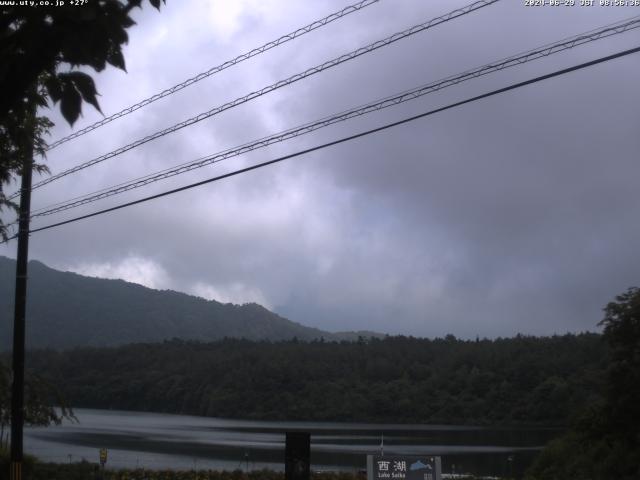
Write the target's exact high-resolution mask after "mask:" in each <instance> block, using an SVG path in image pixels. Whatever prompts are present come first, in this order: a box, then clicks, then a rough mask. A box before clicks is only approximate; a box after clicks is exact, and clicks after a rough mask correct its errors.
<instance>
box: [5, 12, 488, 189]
mask: <svg viewBox="0 0 640 480" xmlns="http://www.w3.org/2000/svg"><path fill="white" fill-rule="evenodd" d="M498 1H500V0H477V1H475V2H473V3H471V4H469V5H467V6H465V7H462V8H458V9H455V10H453V11H451V12H449V13H447V14H445V15H441V16H439V17H436V18H433V19H431V20H428V21H426V22H423V23H420V24H418V25H414V26H413V27H411V28H408V29H406V30H404V31H401V32H397V33H394V34H393V35H391V36H389V37H386V38H384V39H382V40H377V41H375V42H373V43H370V44H369V45H367V46H365V47H360V48H358V49H356V50H353V51H351V52H349V53H346V54H344V55H341V56H339V57H336V58H334V59H332V60H329V61H326V62H324V63H322V64H320V65H317V66H315V67H312V68H309V69H307V70H305V71H303V72H301V73H297V74H295V75H292V76H291V77H288V78H286V79H284V80H280V81H278V82H276V83H273V84H271V85H269V86H266V87H264V88H262V89H260V90H256V91H254V92H251V93H249V94H247V95H245V96H242V97H239V98H236V99H235V100H233V101H231V102H228V103H225V104H223V105H220V106H218V107H215V108H213V109H211V110H209V111H207V112H203V113H200V114H199V115H196V116H195V117H191V118H189V119H187V120H184V121H182V122H180V123H177V124H175V125H173V126H171V127H168V128H165V129H163V130H159V131H157V132H155V133H153V134H151V135H147V136H146V137H143V138H141V139H138V140H136V141H134V142H132V143H129V144H127V145H125V146H123V147H120V148H118V149H116V150H113V151H111V152H109V153H106V154H104V155H101V156H99V157H96V158H94V159H92V160H89V161H87V162H84V163H82V164H80V165H76V166H75V167H72V168H70V169H68V170H64V171H63V172H60V173H58V174H55V175H52V176H51V177H47V178H45V179H43V180H41V181H39V182H37V183H35V184H33V186H32V187H31V190H35V189H37V188H39V187H42V186H44V185H47V184H49V183H51V182H54V181H56V180H59V179H60V178H62V177H65V176H67V175H70V174H72V173H76V172H78V171H80V170H84V169H85V168H88V167H91V166H93V165H96V164H98V163H101V162H104V161H105V160H108V159H110V158H113V157H116V156H118V155H120V154H122V153H125V152H127V151H129V150H132V149H133V148H136V147H139V146H141V145H143V144H145V143H148V142H150V141H152V140H156V139H158V138H160V137H163V136H165V135H168V134H170V133H173V132H176V131H178V130H180V129H182V128H185V127H188V126H191V125H193V124H195V123H198V122H200V121H202V120H205V119H207V118H210V117H212V116H214V115H217V114H219V113H221V112H223V111H225V110H228V109H230V108H233V107H236V106H238V105H241V104H243V103H246V102H248V101H250V100H253V99H255V98H258V97H260V96H262V95H265V94H267V93H269V92H272V91H274V90H277V89H279V88H282V87H285V86H287V85H290V84H292V83H295V82H297V81H299V80H302V79H304V78H307V77H310V76H312V75H315V74H316V73H320V72H322V71H324V70H327V69H329V68H332V67H335V66H337V65H340V64H342V63H344V62H347V61H349V60H353V59H354V58H357V57H359V56H361V55H364V54H367V53H370V52H372V51H374V50H377V49H379V48H382V47H385V46H387V45H390V44H392V43H395V42H397V41H399V40H402V39H404V38H407V37H410V36H412V35H415V34H417V33H420V32H422V31H424V30H427V29H430V28H433V27H435V26H437V25H440V24H442V23H446V22H449V21H451V20H453V19H455V18H459V17H462V16H464V15H467V14H469V13H471V12H474V11H476V10H478V9H480V8H484V7H487V6H489V5H492V4H494V3H496V2H498ZM18 195H19V192H16V193H14V194H13V195H12V196H10V197H9V198H15V197H17V196H18Z"/></svg>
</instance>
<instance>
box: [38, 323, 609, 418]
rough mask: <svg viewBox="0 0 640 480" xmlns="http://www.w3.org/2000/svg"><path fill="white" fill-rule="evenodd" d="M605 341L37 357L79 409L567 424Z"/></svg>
mask: <svg viewBox="0 0 640 480" xmlns="http://www.w3.org/2000/svg"><path fill="white" fill-rule="evenodd" d="M608 352H609V350H608V348H607V345H606V344H605V343H604V342H603V341H602V338H601V335H598V334H594V333H583V334H578V335H573V334H567V335H562V336H553V337H528V336H520V335H519V336H517V337H514V338H501V339H495V340H487V339H482V340H481V339H477V340H472V341H469V340H459V339H456V338H455V337H453V336H451V335H449V336H447V337H445V338H440V339H433V340H430V339H418V338H412V337H402V336H400V337H387V338H384V339H375V338H371V339H364V338H361V339H360V340H359V341H357V342H326V341H322V340H319V341H311V342H302V341H297V340H293V341H283V342H253V341H248V340H237V339H224V340H221V341H216V342H211V343H199V342H194V341H183V340H177V339H176V340H171V341H165V342H164V343H153V344H132V345H126V346H121V347H117V348H77V349H73V350H69V351H63V352H57V351H52V350H39V351H34V352H31V353H30V354H29V355H28V364H29V367H30V368H31V369H33V370H34V371H37V372H38V373H39V375H41V376H42V377H43V378H45V379H46V380H47V381H48V382H49V383H51V384H53V385H56V386H57V388H58V389H59V390H60V391H61V392H62V394H63V396H64V397H65V398H66V399H67V402H68V403H69V404H71V405H73V406H74V407H90V408H105V409H126V410H136V411H153V412H167V413H179V414H191V415H203V416H216V417H228V418H247V419H270V420H284V419H286V420H318V421H321V420H322V421H324V420H335V421H376V422H412V423H415V422H419V423H458V424H463V423H464V424H545V425H564V424H566V423H567V422H568V420H569V419H570V418H571V416H572V415H573V414H574V413H575V412H577V411H579V410H580V409H582V408H583V407H585V406H586V405H589V404H592V403H594V402H596V401H598V400H599V399H600V398H601V394H600V392H601V389H602V382H603V376H604V374H605V369H606V365H607V356H608V354H609V353H608Z"/></svg>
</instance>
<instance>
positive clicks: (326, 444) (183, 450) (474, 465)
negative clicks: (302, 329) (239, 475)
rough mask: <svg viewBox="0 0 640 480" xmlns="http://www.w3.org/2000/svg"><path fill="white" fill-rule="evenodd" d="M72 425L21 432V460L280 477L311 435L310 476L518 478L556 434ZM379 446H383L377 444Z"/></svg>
mask: <svg viewBox="0 0 640 480" xmlns="http://www.w3.org/2000/svg"><path fill="white" fill-rule="evenodd" d="M75 414H76V416H77V418H78V422H77V423H71V422H69V421H65V422H64V423H63V424H62V425H59V426H53V427H48V428H32V427H30V428H26V429H25V452H26V453H29V454H32V455H35V456H36V457H38V458H40V459H42V460H45V461H52V462H58V463H62V462H69V461H71V462H77V461H80V460H82V459H86V460H88V461H90V462H98V458H99V456H98V455H99V449H100V448H107V449H108V460H107V468H136V467H141V468H148V469H167V468H171V469H175V470H190V469H196V470H199V469H218V470H222V469H225V470H235V469H243V470H244V469H261V468H269V469H273V470H283V469H284V432H286V431H296V430H298V431H309V432H311V463H312V470H342V471H344V470H347V471H356V470H360V469H365V465H366V455H367V454H379V453H380V449H381V444H383V448H384V453H385V454H388V455H391V454H411V455H440V456H442V465H443V472H447V473H450V472H454V473H462V472H468V473H475V474H478V475H506V474H509V473H513V474H519V473H521V472H522V471H523V470H524V469H525V468H526V466H527V465H528V464H529V463H530V462H531V461H532V459H533V458H534V457H535V455H536V454H537V452H538V451H539V449H540V448H541V447H542V446H543V445H544V444H545V443H546V442H547V441H548V440H550V439H551V438H553V437H554V436H556V435H557V434H558V430H557V429H551V428H485V427H466V426H450V425H402V424H371V423H331V422H269V421H251V420H230V419H221V418H207V417H194V416H186V415H170V414H158V413H140V412H125V411H115V410H89V409H80V408H79V409H76V410H75ZM383 439H384V440H383Z"/></svg>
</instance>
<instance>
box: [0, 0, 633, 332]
mask: <svg viewBox="0 0 640 480" xmlns="http://www.w3.org/2000/svg"><path fill="white" fill-rule="evenodd" d="M467 3H468V2H465V1H460V0H441V1H428V2H427V1H423V0H381V1H380V2H379V3H377V4H375V5H373V6H371V7H368V8H366V9H364V10H362V11H361V12H359V13H355V14H353V15H349V16H347V17H345V18H344V19H342V20H339V21H337V22H334V23H332V24H330V25H329V26H326V27H324V28H321V29H319V30H317V31H315V32H313V33H310V34H308V35H305V36H303V37H301V38H299V39H296V40H294V41H291V42H288V43H286V44H285V45H283V46H281V47H278V48H276V49H273V50H271V51H269V52H267V53H265V54H263V55H260V56H258V57H256V58H254V59H252V60H249V61H247V62H243V63H242V64H240V65H237V66H235V67H232V68H230V69H228V70H225V71H224V72H222V73H220V74H217V75H214V76H212V77H210V78H208V79H206V80H204V81H202V82H199V83H198V84H196V85H194V86H191V87H189V88H187V89H185V90H183V91H181V92H180V93H177V94H175V95H172V96H170V97H168V98H165V99H163V100H161V101H158V102H156V103H154V104H153V105H151V106H149V107H146V108H144V109H141V110H139V111H137V112H136V113H134V114H132V115H129V116H127V117H126V118H124V119H120V120H117V121H115V122H112V123H111V124H109V125H108V126H106V127H104V128H101V129H98V130H96V131H94V132H92V133H90V134H88V135H85V136H83V137H81V138H79V139H77V140H74V141H72V142H69V143H67V144H65V145H63V146H61V147H59V148H57V149H55V150H54V151H52V152H50V154H49V156H48V160H47V163H48V165H49V167H50V168H51V171H52V172H53V173H57V172H59V171H61V170H63V169H65V168H69V167H70V166H73V165H76V164H78V163H81V162H84V161H86V160H90V159H92V158H94V157H97V156H99V155H101V154H104V153H106V152H108V151H110V150H113V149H115V148H117V147H119V146H121V145H124V144H126V143H129V142H131V141H133V140H136V139H138V138H141V137H144V136H145V135H148V134H150V133H153V132H155V131H157V130H160V129H162V128H165V127H167V126H170V125H172V124H174V123H177V122H179V121H181V120H184V119H186V118H188V117H191V116H194V115H196V114H198V113H200V112H203V111H206V110H209V109H211V108H213V107H215V106H217V105H221V104H223V103H226V102H228V101H230V100H233V99H235V98H237V97H240V96H243V95H245V94H246V93H248V92H251V91H254V90H257V89H260V88H262V87H264V86H267V85H269V84H272V83H274V82H276V81H278V80H280V79H283V78H287V77H289V76H291V75H293V74H295V73H298V72H300V71H302V70H306V69H307V68H309V67H313V66H315V65H317V64H320V63H322V62H324V61H326V60H329V59H331V58H333V57H336V56H338V55H341V54H343V53H346V52H349V51H351V50H353V49H355V48H358V47H359V46H363V45H365V44H368V43H370V42H372V41H375V40H377V39H380V38H383V37H386V36H388V35H390V34H392V33H394V32H397V31H400V30H405V29H406V28H408V27H410V26H412V25H414V24H418V23H422V22H424V21H426V20H429V19H430V18H432V17H435V16H438V15H442V14H444V13H447V12H449V11H451V10H453V9H454V8H456V7H461V6H464V5H466V4H467ZM578 3H579V1H578ZM596 3H597V2H596ZM348 4H349V2H348V0H340V1H338V0H314V1H313V2H312V1H304V2H302V1H292V0H242V1H240V0H234V1H233V2H230V1H225V0H221V1H213V0H212V1H202V0H168V1H167V5H166V6H165V7H163V8H162V11H161V13H158V12H157V11H155V10H154V9H152V8H150V7H149V6H148V5H147V6H146V8H145V9H144V10H143V11H137V13H136V14H135V18H136V20H137V21H138V25H137V26H135V27H133V28H132V29H131V30H130V41H129V45H128V46H127V47H126V51H125V58H126V62H127V69H128V73H124V72H122V71H119V70H116V69H113V68H111V69H108V70H106V71H105V72H104V73H102V74H100V75H98V76H97V77H96V81H97V84H98V90H99V91H100V93H101V97H100V104H101V106H102V109H103V112H104V113H105V114H107V115H108V114H111V113H115V112H117V111H119V110H120V109H121V108H124V107H126V106H128V105H130V104H132V103H135V102H136V101H138V100H141V99H143V98H145V97H147V96H149V95H152V94H154V93H157V92H159V91H160V90H163V89H165V88H168V87H170V86H172V85H174V84H176V83H179V82H181V81H182V80H184V79H186V78H188V77H190V76H193V75H195V74H197V73H200V72H202V71H205V70H208V69H209V68H210V67H212V66H214V65H217V64H220V63H222V62H224V61H225V60H229V59H231V58H233V57H235V56H236V55H238V54H241V53H244V52H246V51H248V50H250V49H252V48H254V47H256V46H259V45H261V44H263V43H265V42H267V41H269V40H273V39H275V38H277V37H279V36H281V35H283V34H285V33H288V32H290V31H293V30H295V29H296V28H298V27H300V26H303V25H305V24H307V23H310V22H311V21H313V20H316V19H319V18H321V17H324V16H325V15H327V14H329V13H331V12H333V11H336V10H339V9H341V8H343V7H345V6H346V5H348ZM638 14H640V8H634V7H599V6H594V7H590V8H589V7H580V6H574V7H551V6H545V7H526V6H524V0H503V1H501V2H498V3H496V4H495V5H492V6H489V7H486V8H483V9H480V10H479V11H477V12H475V13H472V14H469V15H466V16H464V17H461V18H459V19H456V20H454V21H451V22H449V23H446V24H443V25H440V26H438V27H435V28H433V29H430V30H427V31H425V32H422V33H419V34H417V35H414V36H412V37H411V38H409V39H405V40H401V41H399V42H397V43H395V44H393V45H391V46H388V47H385V48H382V49H380V50H377V51H375V52H373V53H370V54H367V55H365V56H363V57H360V58H358V59H355V60H353V61H350V62H347V63H346V64H343V65H341V66H338V67H336V68H333V69H330V70H327V71H325V72H322V73H319V74H317V75H314V76H312V77H311V78H308V79H306V80H303V81H300V82H297V83H295V84H293V85H291V86H289V87H285V88H282V89H280V90H278V91H276V92H273V93H270V94H268V95H265V96H263V97H261V98H259V99H257V100H254V101H251V102H248V103H246V104H244V105H242V106H239V107H237V108H233V109H231V110H229V111H226V112H224V113H222V114H220V115H217V116H215V117H213V118H211V119H208V120H205V121H203V122H200V123H198V124H197V125H195V126H193V127H190V128H187V129H183V130H181V131H180V132H177V133H174V134H172V135H168V136H166V137H163V138H162V139H160V140H158V141H155V142H151V143H148V144H146V145H144V146H142V147H139V148H136V149H134V150H132V151H130V152H128V153H126V154H124V155H121V156H119V157H116V158H113V159H110V160H108V161H106V162H104V163H102V164H101V165H99V166H95V167H93V168H90V169H87V170H84V171H83V172H81V173H78V174H76V175H72V176H69V177H66V178H65V179H64V180H60V181H57V182H54V183H52V184H50V185H48V186H46V187H43V188H41V189H38V190H36V191H35V192H34V195H33V208H34V209H37V208H39V207H43V206H47V205H49V204H52V203H55V202H59V201H62V200H65V199H68V198H71V197H74V196H78V195H82V194H84V193H87V192H91V191H94V190H97V189H100V188H103V187H106V186H111V185H113V184H117V183H120V182H123V181H126V180H128V179H131V178H135V177H138V176H141V175H144V174H147V173H150V172H154V171H157V170H161V169H163V168H168V167H171V166H173V165H176V164H179V163H183V162H187V161H189V160H194V159H196V158H198V157H200V156H204V155H208V154H212V153H215V152H218V151H221V150H224V149H227V148H231V147H234V146H237V145H241V144H243V143H246V142H249V141H251V140H254V139H257V138H260V137H264V136H267V135H270V134H273V133H276V132H279V131H281V130H284V129H287V128H291V127H294V126H297V125H300V124H303V123H306V122H309V121H312V120H316V119H319V118H321V117H324V116H326V115H330V114H333V113H337V112H340V111H343V110H345V109H347V108H350V107H354V106H357V105H361V104H364V103H367V102H370V101H373V100H376V99H379V98H382V97H385V96H388V95H391V94H394V93H398V92H401V91H404V90H407V89H410V88H413V87H416V86H419V85H422V84H425V83H428V82H431V81H434V80H438V79H440V78H442V77H446V76H449V75H452V74H455V73H459V72H462V71H464V70H467V69H469V68H472V67H477V66H480V65H483V64H485V63H487V62H490V61H493V60H498V59H501V58H503V57H506V56H508V55H511V54H515V53H519V52H521V51H524V50H528V49H531V48H534V47H537V46H541V45H544V44H547V43H549V42H552V41H556V40H560V39H562V38H565V37H568V36H570V35H575V34H578V33H581V32H584V31H587V30H591V29H594V28H597V27H600V26H603V25H606V24H609V23H612V22H614V21H618V20H622V19H624V18H628V17H631V16H634V15H638ZM638 45H640V29H638V30H634V31H631V32H628V33H625V34H622V35H618V36H615V37H612V38H609V39H605V40H601V41H598V42H594V43H591V44H588V45H585V46H581V47H577V48H575V49H573V50H569V51H567V52H564V53H561V54H558V55H554V56H553V57H550V58H546V59H543V60H538V61H535V62H532V63H529V64H527V65H524V66H520V67H517V68H513V69H509V70H505V71H502V72H500V73H499V74H492V75H488V76H486V77H483V78H481V79H477V80H473V81H470V82H466V83H464V84H461V85H458V86H455V87H452V88H448V89H446V90H442V91H440V92H437V93H434V94H430V95H427V96H425V97H423V98H422V99H419V100H416V101H413V102H410V103H408V104H405V105H402V106H397V107H393V108H390V109H386V110H384V111H381V112H377V113H375V114H371V115H368V116H366V117H361V118H359V119H356V120H351V121H349V122H346V123H341V124H338V125H335V126H333V127H330V128H326V129H323V130H321V131H318V132H315V133H313V134H310V135H305V136H303V137H300V138H297V139H295V140H291V141H288V142H285V143H282V144H279V145H277V146H274V147H269V148H266V149H261V150H258V151H256V152H253V153H252V154H250V155H245V156H243V157H238V158H233V159H229V160H226V161H224V162H222V163H219V164H217V165H215V166H210V167H207V168H203V169H199V170H196V171H194V172H191V173H189V174H186V175H181V176H177V177H174V178H172V179H170V180H165V181H163V182H158V183H156V184H154V185H153V186H150V187H146V188H144V189H139V190H135V191H133V192H129V193H128V194H125V195H120V196H117V197H113V198H111V199H109V200H105V201H102V202H98V203H93V204H91V205H88V206H86V207H83V208H78V209H74V210H70V211H68V212H65V213H63V214H58V215H54V216H50V217H46V218H43V219H38V220H37V221H34V227H38V226H42V225H46V224H48V223H51V222H53V221H54V220H55V221H59V220H63V219H65V218H71V217H74V216H77V215H79V214H82V213H89V212H91V211H94V210H96V209H99V208H105V207H107V206H111V205H116V204H119V203H122V202H124V201H127V200H133V199H136V198H140V197H142V196H146V195H150V194H152V193H156V192H160V191H164V190H167V189H170V188H175V187H178V186H181V185H185V184H187V183H191V182H194V181H197V180H199V179H204V178H208V177H211V176H214V175H218V174H220V173H224V172H227V171H230V170H234V169H237V168H239V167H243V166H247V165H251V164H253V163H257V162H260V161H264V160H268V159H271V158H275V157H277V156H279V155H283V154H287V153H292V152H295V151H297V150H301V149H304V148H308V147H311V146H314V145H317V144H320V143H323V142H326V141H329V140H332V139H336V138H339V137H342V136H346V135H348V134H352V133H355V132H359V131H362V130H365V129H367V128H372V127H375V126H379V125H382V124H385V123H388V122H391V121H394V120H398V119H401V118H404V117H406V116H409V115H414V114H417V113H420V112H423V111H427V110H429V109H432V108H435V107H438V106H442V105H446V104H447V103H451V102H454V101H458V100H461V99H464V98H467V97H470V96H473V95H477V94H480V93H483V92H485V91H489V90H491V89H495V88H499V87H502V86H506V85H508V84H511V83H514V82H517V81H522V80H525V79H527V78H530V77H533V76H535V75H540V74H543V73H548V72H551V71H553V70H556V69H559V68H562V67H565V66H570V65H574V64H577V63H580V62H584V61H587V60H591V59H595V58H597V57H600V56H603V55H607V54H611V53H614V52H617V51H620V50H624V49H627V48H631V47H635V46H638ZM638 85H640V54H635V55H634V56H629V57H625V58H623V59H620V60H615V61H612V62H608V63H606V64H603V65H599V66H596V67H592V68H590V69H588V70H585V71H580V72H575V73H572V74H569V75H566V76H563V77H560V78H556V79H552V80H548V81H546V82H544V83H539V84H535V85H532V86H529V87H526V88H523V89H519V90H516V91H512V92H509V93H506V94H502V95H500V96H497V97H492V98H490V99H486V100H482V101H478V102H475V103H473V104H469V105H466V106H463V107H459V108H456V109H453V110H449V111H447V112H444V113H441V114H438V115H434V116H430V117H428V118H424V119H421V120H418V121H416V122H412V123H411V124H407V125H404V126H400V127H396V128H394V129H391V130H387V131H384V132H382V133H378V134H376V135H372V136H368V137H365V138H361V139H358V140H355V141H353V142H349V143H347V144H341V145H338V146H334V147H331V148H327V149H324V150H322V151H319V152H315V153H312V154H309V155H305V156H301V157H297V158H295V159H292V160H289V161H287V162H284V163H281V164H278V165H276V166H271V167H267V168H263V169H259V170H256V171H253V172H250V173H247V174H243V175H241V176H237V177H234V178H231V179H228V180H225V181H223V182H217V183H214V184H209V185H207V186H203V187H199V188H197V189H192V190H189V191H186V192H182V193H179V194H176V195H172V196H170V197H165V198H162V199H159V200H155V201H153V202H151V203H146V204H143V205H138V206H134V207H131V208H128V209H125V210H121V211H118V212H114V213H110V214H107V215H102V216H99V217H96V218H92V219H89V220H84V221H81V222H77V223H74V224H71V225H67V226H63V227H60V228H55V229H51V230H47V231H45V232H40V233H34V234H33V236H32V237H31V244H30V258H31V259H37V260H40V261H42V262H44V263H46V264H48V265H49V266H52V267H54V268H57V269H62V270H70V271H74V272H78V273H82V274H86V275H91V276H98V277H105V278H123V279H125V280H129V281H132V282H136V283H141V284H143V285H147V286H149V287H153V288H158V289H174V290H178V291H183V292H187V293H190V294H194V295H198V296H203V297H205V298H209V299H216V300H219V301H222V302H234V303H245V302H258V303H260V304H263V305H265V306H266V307H267V308H269V309H272V310H274V311H276V312H277V313H280V314H282V315H284V316H286V317H288V318H290V319H291V320H294V321H296V322H300V323H302V324H305V325H309V326H315V327H319V328H322V329H326V330H331V331H337V330H360V329H368V330H375V331H380V332H386V333H391V334H410V335H418V336H427V337H434V336H442V335H445V334H447V333H453V334H454V335H456V336H460V337H466V338H473V337H475V336H476V335H479V336H481V337H484V336H487V337H495V336H510V335H514V334H516V333H519V332H520V333H524V334H536V335H538V334H545V335H546V334H554V333H565V332H578V331H585V330H596V329H597V327H596V324H597V322H598V321H599V320H600V319H601V318H602V307H603V306H604V305H605V304H606V303H607V302H608V301H610V300H612V299H613V297H614V296H615V295H616V294H618V293H621V292H623V291H624V290H626V289H627V288H628V287H630V286H632V285H640V255H638V246H639V245H640V221H639V218H638V214H639V212H640V188H638V185H639V183H640V182H639V177H640V162H639V160H640V159H639V158H638V152H639V151H640V132H639V130H640V113H639V112H640V110H639V108H638V100H639V98H640V94H639V90H638ZM51 117H52V119H53V120H54V121H55V122H56V127H55V129H54V133H53V135H52V140H54V139H57V138H60V137H62V136H64V135H67V134H69V133H71V132H72V131H74V130H77V129H79V128H82V127H83V126H86V125H89V124H91V123H93V122H95V121H97V120H99V119H100V118H102V117H101V115H100V114H99V113H97V112H95V111H93V109H92V107H90V106H87V105H85V106H84V117H83V118H82V119H80V120H79V121H78V122H77V123H76V125H74V128H73V129H72V128H71V127H69V126H68V125H67V124H66V123H65V122H64V120H62V119H61V117H60V116H59V115H58V114H56V113H53V114H52V115H51ZM7 220H8V219H7ZM15 248H16V244H15V242H13V243H11V244H10V245H8V246H6V245H5V246H0V255H6V256H9V257H15Z"/></svg>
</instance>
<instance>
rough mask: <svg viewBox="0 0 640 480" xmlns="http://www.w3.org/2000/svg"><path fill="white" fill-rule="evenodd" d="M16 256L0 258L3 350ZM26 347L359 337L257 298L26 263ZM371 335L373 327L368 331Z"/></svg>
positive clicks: (7, 338) (10, 320)
mask: <svg viewBox="0 0 640 480" xmlns="http://www.w3.org/2000/svg"><path fill="white" fill-rule="evenodd" d="M15 265H16V263H15V261H14V260H11V259H8V258H6V257H0V348H1V349H4V350H6V349H7V348H8V347H9V346H10V345H11V334H12V330H11V328H12V327H11V326H12V325H13V292H14V284H15V268H16V267H15ZM27 316H28V322H27V344H28V347H32V348H35V347H46V348H70V347H74V346H112V345H121V344H125V343H132V342H161V341H163V340H166V339H171V338H182V339H198V340H202V341H211V340H216V339H221V338H224V337H235V338H247V339H253V340H284V339H292V338H294V337H297V338H299V339H306V340H310V339H315V338H318V339H319V338H321V337H324V338H325V339H357V337H358V333H357V332H356V333H353V332H352V333H349V332H347V333H341V334H333V333H329V332H325V331H322V330H318V329H315V328H310V327H305V326H304V325H301V324H299V323H295V322H291V321H289V320H287V319H286V318H283V317H281V316H279V315H276V314H275V313H273V312H270V311H269V310H267V309H266V308H264V307H262V306H260V305H257V304H255V303H251V304H245V305H233V304H230V303H227V304H222V303H219V302H216V301H209V300H205V299H202V298H198V297H193V296H191V295H186V294H184V293H179V292H174V291H169V290H164V291H159V290H152V289H150V288H146V287H143V286H141V285H136V284H133V283H128V282H125V281H123V280H105V279H100V278H92V277H85V276H82V275H77V274H75V273H70V272H60V271H57V270H54V269H52V268H49V267H47V266H46V265H44V264H43V263H40V262H37V261H31V262H29V295H28V304H27ZM367 335H368V333H367Z"/></svg>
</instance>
